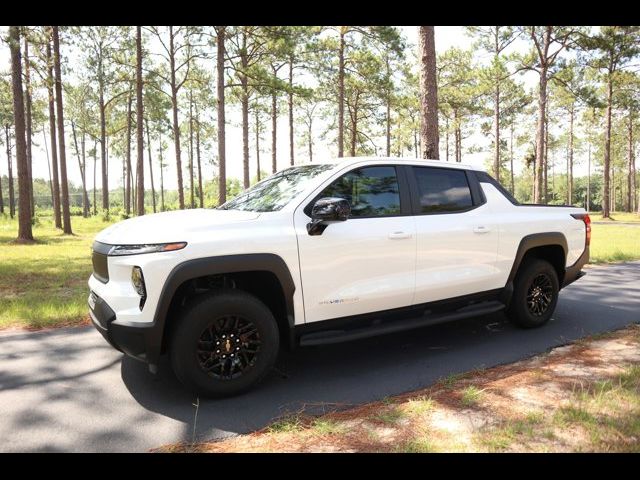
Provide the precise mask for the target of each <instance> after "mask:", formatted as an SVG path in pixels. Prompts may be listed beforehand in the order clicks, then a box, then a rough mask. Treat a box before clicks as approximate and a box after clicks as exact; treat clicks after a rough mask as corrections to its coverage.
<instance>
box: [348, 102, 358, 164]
mask: <svg viewBox="0 0 640 480" xmlns="http://www.w3.org/2000/svg"><path fill="white" fill-rule="evenodd" d="M359 100H360V94H359V93H357V94H356V98H355V101H354V105H353V108H352V109H349V116H350V117H351V142H350V151H349V154H350V155H351V156H352V157H355V156H356V147H357V143H358V113H360V112H359V111H358V108H359V105H358V103H359Z"/></svg>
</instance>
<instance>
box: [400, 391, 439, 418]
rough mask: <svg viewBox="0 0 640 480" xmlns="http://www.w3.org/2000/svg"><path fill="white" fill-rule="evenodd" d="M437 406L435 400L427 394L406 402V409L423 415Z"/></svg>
mask: <svg viewBox="0 0 640 480" xmlns="http://www.w3.org/2000/svg"><path fill="white" fill-rule="evenodd" d="M434 406H435V402H434V401H433V400H432V399H431V398H430V397H427V396H424V395H422V396H420V397H416V398H412V399H411V400H409V401H408V402H407V403H406V409H407V411H408V412H409V413H412V414H415V415H422V414H424V413H427V412H429V411H431V410H433V407H434Z"/></svg>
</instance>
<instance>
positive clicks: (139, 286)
mask: <svg viewBox="0 0 640 480" xmlns="http://www.w3.org/2000/svg"><path fill="white" fill-rule="evenodd" d="M131 283H132V284H133V288H135V290H136V292H137V293H138V295H140V310H142V307H144V302H145V301H146V300H147V289H146V288H145V285H144V275H142V269H141V268H140V267H138V266H135V267H133V269H132V270H131Z"/></svg>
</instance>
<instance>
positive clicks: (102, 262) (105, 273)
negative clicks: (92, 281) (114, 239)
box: [92, 242, 111, 283]
mask: <svg viewBox="0 0 640 480" xmlns="http://www.w3.org/2000/svg"><path fill="white" fill-rule="evenodd" d="M110 249H111V245H107V244H106V243H101V242H93V255H92V261H93V276H94V277H96V278H97V279H98V280H100V281H101V282H102V283H107V282H108V281H109V267H108V262H107V258H108V257H107V253H108V252H109V250H110Z"/></svg>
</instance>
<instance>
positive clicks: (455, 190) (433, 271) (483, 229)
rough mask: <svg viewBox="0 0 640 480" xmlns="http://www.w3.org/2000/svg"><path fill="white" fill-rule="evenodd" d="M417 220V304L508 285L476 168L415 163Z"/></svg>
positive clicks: (496, 229)
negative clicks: (417, 164) (471, 169)
mask: <svg viewBox="0 0 640 480" xmlns="http://www.w3.org/2000/svg"><path fill="white" fill-rule="evenodd" d="M411 171H412V172H413V174H412V175H409V181H410V184H411V187H412V193H413V197H412V198H413V204H414V205H413V208H414V213H415V217H414V218H415V222H416V235H417V252H416V289H415V295H414V300H413V303H414V304H421V303H427V302H432V301H436V300H443V299H448V298H455V297H459V296H463V295H469V294H473V293H479V292H484V291H488V290H493V289H497V288H500V287H504V282H502V283H503V284H502V285H500V282H501V279H500V272H499V270H498V268H497V265H496V260H497V249H498V239H499V231H498V228H497V227H498V226H497V225H496V223H495V219H494V218H493V216H492V215H491V212H490V208H489V205H488V204H487V203H486V201H485V199H484V197H483V196H482V193H481V191H480V188H479V186H478V183H477V180H476V178H475V176H474V175H473V173H471V172H470V173H469V174H467V172H465V170H462V169H453V168H438V167H418V166H414V167H411Z"/></svg>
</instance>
